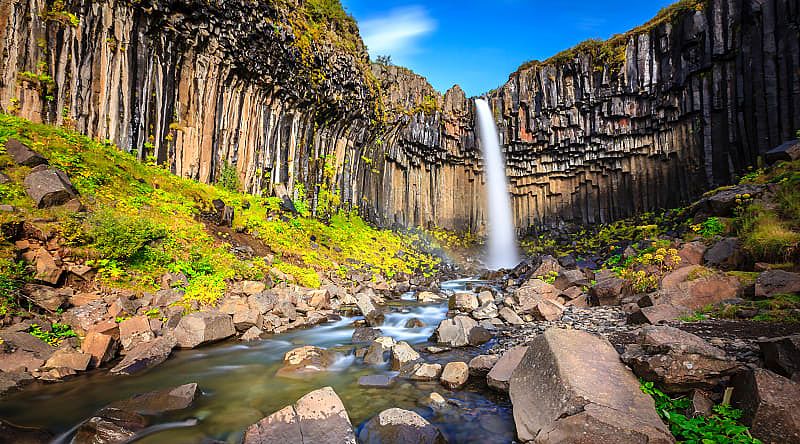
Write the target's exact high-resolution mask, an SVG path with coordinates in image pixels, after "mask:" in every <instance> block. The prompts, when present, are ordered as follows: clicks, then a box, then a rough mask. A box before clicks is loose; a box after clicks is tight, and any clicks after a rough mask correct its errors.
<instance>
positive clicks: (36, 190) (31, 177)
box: [24, 169, 78, 208]
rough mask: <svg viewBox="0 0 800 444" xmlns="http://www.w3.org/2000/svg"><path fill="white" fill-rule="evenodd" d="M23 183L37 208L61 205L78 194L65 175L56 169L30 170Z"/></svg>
mask: <svg viewBox="0 0 800 444" xmlns="http://www.w3.org/2000/svg"><path fill="white" fill-rule="evenodd" d="M24 183H25V191H26V192H27V193H28V196H30V197H31V199H33V201H34V202H36V206H37V207H38V208H50V207H55V206H58V205H63V204H65V203H67V202H68V201H70V200H72V199H74V198H75V197H77V195H78V192H77V191H75V188H74V187H73V186H72V182H70V181H69V178H68V177H67V175H66V174H64V173H63V172H62V171H60V170H56V169H41V170H38V171H32V172H31V173H30V174H28V176H27V177H26V178H25V181H24Z"/></svg>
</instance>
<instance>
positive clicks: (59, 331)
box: [28, 323, 78, 347]
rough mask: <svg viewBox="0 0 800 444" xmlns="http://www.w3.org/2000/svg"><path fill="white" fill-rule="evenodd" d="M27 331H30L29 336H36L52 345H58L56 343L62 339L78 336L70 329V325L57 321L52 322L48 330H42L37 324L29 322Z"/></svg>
mask: <svg viewBox="0 0 800 444" xmlns="http://www.w3.org/2000/svg"><path fill="white" fill-rule="evenodd" d="M28 333H30V334H31V336H34V337H37V338H39V339H41V340H42V341H44V342H46V343H48V344H50V345H52V346H53V347H56V346H58V344H60V343H61V341H63V340H64V339H67V338H75V337H77V336H78V334H77V333H75V331H74V330H72V327H70V326H69V325H67V324H59V323H53V324H52V325H51V327H50V331H45V330H43V329H42V327H41V326H39V325H38V324H31V327H30V329H29V330H28Z"/></svg>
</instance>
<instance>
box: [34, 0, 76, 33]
mask: <svg viewBox="0 0 800 444" xmlns="http://www.w3.org/2000/svg"><path fill="white" fill-rule="evenodd" d="M40 15H41V17H42V19H43V20H45V21H53V22H57V23H60V24H62V25H63V26H70V27H73V28H77V27H78V25H80V23H81V21H80V19H79V18H78V16H76V15H75V14H73V13H71V12H69V11H67V5H66V2H65V1H64V0H55V1H54V2H53V4H52V5H51V6H50V8H47V7H45V8H44V9H43V10H42V12H41V14H40Z"/></svg>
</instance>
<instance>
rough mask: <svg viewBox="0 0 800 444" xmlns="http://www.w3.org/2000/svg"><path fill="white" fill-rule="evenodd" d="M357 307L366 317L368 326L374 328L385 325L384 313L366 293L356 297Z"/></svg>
mask: <svg viewBox="0 0 800 444" xmlns="http://www.w3.org/2000/svg"><path fill="white" fill-rule="evenodd" d="M356 305H357V306H358V309H359V310H361V314H363V315H364V319H366V321H367V324H368V325H370V326H372V327H374V326H377V325H381V324H382V323H383V317H384V316H383V311H381V310H379V309H378V308H377V307H375V304H373V303H372V298H370V296H369V295H368V294H366V293H360V294H358V295H357V296H356Z"/></svg>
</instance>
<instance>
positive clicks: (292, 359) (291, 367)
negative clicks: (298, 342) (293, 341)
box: [276, 345, 336, 379]
mask: <svg viewBox="0 0 800 444" xmlns="http://www.w3.org/2000/svg"><path fill="white" fill-rule="evenodd" d="M334 362H336V354H335V353H333V352H331V351H328V350H326V349H324V348H320V347H314V346H311V345H306V346H305V347H298V348H295V349H292V350H290V351H288V352H286V354H285V355H283V367H281V368H280V369H278V372H277V373H276V376H279V377H284V378H293V379H300V378H305V377H307V376H309V375H313V374H316V373H320V372H326V371H328V369H329V368H330V366H332V365H333V363H334Z"/></svg>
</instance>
